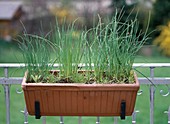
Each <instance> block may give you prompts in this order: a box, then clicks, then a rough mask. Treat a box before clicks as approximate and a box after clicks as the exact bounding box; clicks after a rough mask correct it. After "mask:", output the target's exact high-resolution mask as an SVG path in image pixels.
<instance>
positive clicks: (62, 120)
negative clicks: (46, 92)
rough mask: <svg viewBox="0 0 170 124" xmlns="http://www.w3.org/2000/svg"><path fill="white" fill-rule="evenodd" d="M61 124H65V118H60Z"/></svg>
mask: <svg viewBox="0 0 170 124" xmlns="http://www.w3.org/2000/svg"><path fill="white" fill-rule="evenodd" d="M60 124H64V118H63V116H60Z"/></svg>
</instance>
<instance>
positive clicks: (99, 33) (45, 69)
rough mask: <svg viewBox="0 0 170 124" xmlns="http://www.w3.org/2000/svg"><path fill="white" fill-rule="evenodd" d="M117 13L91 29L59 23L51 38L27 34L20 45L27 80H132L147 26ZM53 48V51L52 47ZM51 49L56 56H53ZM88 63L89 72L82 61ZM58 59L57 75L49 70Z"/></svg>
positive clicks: (108, 81)
mask: <svg viewBox="0 0 170 124" xmlns="http://www.w3.org/2000/svg"><path fill="white" fill-rule="evenodd" d="M121 17H122V15H118V14H117V13H116V14H115V16H114V17H113V19H112V20H111V21H109V23H107V24H105V23H102V21H101V18H100V17H99V22H98V25H97V26H96V27H94V28H92V29H89V30H88V31H86V30H83V31H79V32H77V31H78V30H77V29H76V27H75V22H73V23H72V24H69V25H66V24H63V25H61V26H59V25H58V23H56V27H55V29H54V31H53V33H52V38H50V40H49V39H47V38H46V36H42V37H40V36H37V35H30V34H24V35H23V37H21V40H22V42H20V48H21V50H22V54H23V57H24V60H25V61H24V62H25V65H26V68H27V70H28V72H29V73H28V80H29V81H32V80H33V81H34V82H56V83H75V82H76V83H77V82H80V83H95V82H96V83H133V82H134V77H133V68H132V65H133V63H134V59H135V56H136V54H137V52H138V50H139V49H140V48H141V47H142V46H143V44H144V43H145V42H146V40H147V39H148V34H147V29H148V27H147V29H146V31H145V32H142V31H140V30H139V24H138V21H137V19H136V18H135V19H134V20H130V21H129V20H128V19H127V21H126V22H120V18H121ZM51 50H52V51H51ZM51 52H53V53H54V54H55V57H54V56H53V58H51V56H50V55H51V54H50V53H51ZM82 62H83V63H85V64H86V65H87V67H86V68H84V69H85V70H86V72H84V71H82V72H83V74H82V73H80V70H81V69H82V68H79V64H80V63H82ZM54 63H59V64H60V66H59V67H58V69H59V73H58V74H57V76H56V75H55V76H54V75H52V74H51V73H49V71H50V70H52V68H53V65H54Z"/></svg>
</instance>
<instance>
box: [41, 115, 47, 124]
mask: <svg viewBox="0 0 170 124" xmlns="http://www.w3.org/2000/svg"><path fill="white" fill-rule="evenodd" d="M42 123H43V124H46V116H43V117H42Z"/></svg>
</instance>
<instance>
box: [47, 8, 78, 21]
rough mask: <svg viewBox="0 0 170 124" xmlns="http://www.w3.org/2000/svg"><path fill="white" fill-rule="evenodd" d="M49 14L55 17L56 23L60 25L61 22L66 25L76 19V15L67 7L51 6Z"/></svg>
mask: <svg viewBox="0 0 170 124" xmlns="http://www.w3.org/2000/svg"><path fill="white" fill-rule="evenodd" d="M50 12H51V13H52V14H53V15H54V16H55V17H57V20H58V22H59V23H60V24H61V23H62V22H63V21H67V22H66V23H69V22H72V21H74V20H75V19H76V14H75V12H74V10H73V9H71V7H68V6H61V7H58V6H52V7H51V8H50Z"/></svg>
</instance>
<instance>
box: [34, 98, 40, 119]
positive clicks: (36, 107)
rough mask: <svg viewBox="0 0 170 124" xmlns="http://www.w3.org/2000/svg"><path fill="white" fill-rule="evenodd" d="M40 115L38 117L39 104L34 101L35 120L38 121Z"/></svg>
mask: <svg viewBox="0 0 170 124" xmlns="http://www.w3.org/2000/svg"><path fill="white" fill-rule="evenodd" d="M40 118H41V115H40V102H39V101H35V119H40Z"/></svg>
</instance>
